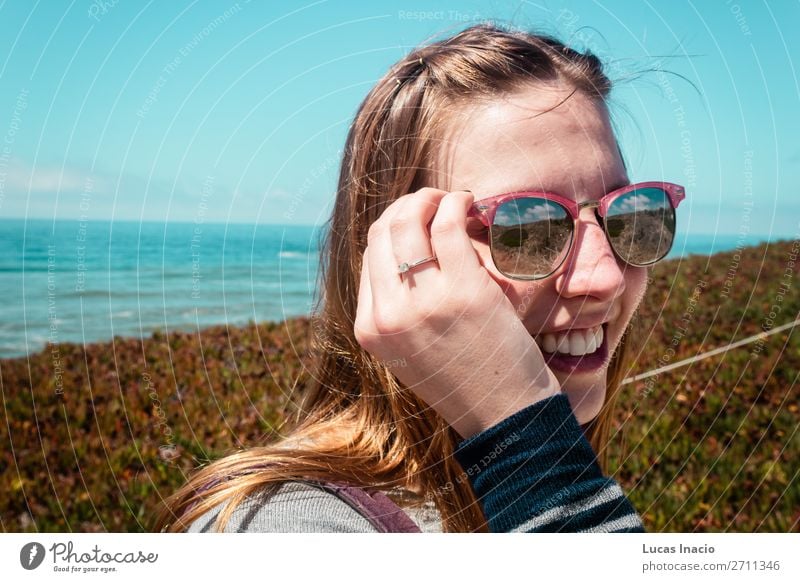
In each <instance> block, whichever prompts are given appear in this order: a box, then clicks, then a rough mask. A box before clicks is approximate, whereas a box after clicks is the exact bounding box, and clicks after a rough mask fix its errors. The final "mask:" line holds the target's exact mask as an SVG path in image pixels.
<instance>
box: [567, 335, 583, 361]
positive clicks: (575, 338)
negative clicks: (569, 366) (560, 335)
mask: <svg viewBox="0 0 800 582" xmlns="http://www.w3.org/2000/svg"><path fill="white" fill-rule="evenodd" d="M569 353H570V355H571V356H582V355H583V354H585V353H586V334H585V333H584V332H582V331H580V330H578V331H575V332H572V333H571V334H569Z"/></svg>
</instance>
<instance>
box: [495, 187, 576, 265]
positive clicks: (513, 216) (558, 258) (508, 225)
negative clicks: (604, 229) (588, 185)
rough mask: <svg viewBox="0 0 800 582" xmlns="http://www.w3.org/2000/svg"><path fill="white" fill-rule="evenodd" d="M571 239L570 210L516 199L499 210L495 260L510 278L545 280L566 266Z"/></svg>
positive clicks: (546, 202)
mask: <svg viewBox="0 0 800 582" xmlns="http://www.w3.org/2000/svg"><path fill="white" fill-rule="evenodd" d="M571 236H572V218H571V217H570V215H569V213H568V212H567V209H566V208H564V207H563V206H561V205H560V204H558V203H557V202H553V201H551V200H545V199H542V198H517V199H515V200H510V201H509V202H504V203H503V204H501V205H500V206H499V207H498V208H497V213H496V214H495V217H494V221H493V223H492V227H491V239H492V240H491V250H492V259H493V260H494V264H495V266H496V267H497V269H498V270H499V271H500V272H501V273H503V274H504V275H507V276H509V277H515V276H516V277H525V278H533V277H544V276H546V275H549V274H550V273H552V272H553V271H555V270H556V269H557V268H558V267H559V265H560V264H561V263H562V262H563V260H564V258H565V256H566V250H567V247H568V245H569V241H570V237H571Z"/></svg>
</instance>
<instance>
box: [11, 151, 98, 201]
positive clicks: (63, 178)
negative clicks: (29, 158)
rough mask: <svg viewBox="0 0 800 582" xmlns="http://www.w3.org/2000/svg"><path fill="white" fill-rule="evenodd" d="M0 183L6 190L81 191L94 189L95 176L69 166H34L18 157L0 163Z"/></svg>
mask: <svg viewBox="0 0 800 582" xmlns="http://www.w3.org/2000/svg"><path fill="white" fill-rule="evenodd" d="M0 183H2V185H3V190H5V191H8V192H37V193H38V192H43V193H48V194H50V193H55V192H81V191H83V190H85V189H87V185H88V187H90V188H91V189H93V190H94V189H96V187H97V178H95V177H93V176H92V175H91V174H89V173H86V172H84V171H81V170H78V169H76V168H70V167H63V168H62V167H57V166H42V165H40V166H36V167H31V166H30V165H29V164H27V163H25V162H24V161H22V160H20V159H18V158H12V159H11V160H9V162H8V164H7V165H5V166H3V164H2V163H0Z"/></svg>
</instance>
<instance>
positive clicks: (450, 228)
mask: <svg viewBox="0 0 800 582" xmlns="http://www.w3.org/2000/svg"><path fill="white" fill-rule="evenodd" d="M473 201H474V195H473V194H472V192H470V191H468V190H461V191H456V192H450V193H449V194H448V195H447V196H445V197H444V198H443V199H442V201H441V202H440V203H439V210H438V212H437V213H436V216H434V217H433V222H432V223H431V246H432V247H433V249H434V251H435V252H436V256H437V257H439V268H440V269H441V270H442V272H444V273H448V272H449V273H463V272H464V271H465V270H467V269H473V268H476V267H479V266H480V264H481V263H480V260H479V259H478V254H477V253H476V252H475V247H473V246H472V241H471V240H470V238H469V236H468V235H467V212H469V209H470V206H471V205H472V203H473Z"/></svg>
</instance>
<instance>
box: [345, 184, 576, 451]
mask: <svg viewBox="0 0 800 582" xmlns="http://www.w3.org/2000/svg"><path fill="white" fill-rule="evenodd" d="M472 202H473V195H472V194H471V193H470V192H466V191H457V192H451V193H448V192H445V191H443V190H438V189H434V188H422V189H421V190H419V191H417V192H414V193H412V194H408V195H406V196H402V197H401V198H400V199H398V200H396V201H395V202H393V203H392V204H391V205H390V206H389V207H388V208H387V209H386V210H385V211H384V213H383V214H382V215H381V217H380V218H379V219H378V220H376V221H375V222H374V223H373V224H372V225H371V226H370V229H369V235H368V244H367V249H366V251H365V252H364V260H363V263H362V269H361V283H360V287H359V296H358V309H357V313H356V321H355V326H354V331H355V337H356V340H357V341H358V342H359V344H361V346H362V347H363V348H364V349H365V350H367V351H368V352H370V353H371V354H372V355H374V356H375V357H376V358H378V359H379V360H382V361H383V362H384V363H385V364H386V365H387V366H389V369H390V371H391V372H392V373H393V374H394V375H395V376H396V377H397V379H398V380H400V381H401V382H402V383H403V385H405V386H406V387H407V388H409V389H411V390H413V391H414V392H415V393H416V394H417V395H418V396H419V397H420V398H421V399H422V400H423V401H425V402H426V403H428V404H429V405H430V406H432V407H433V408H434V409H435V410H436V411H437V412H438V413H439V414H440V415H441V416H442V417H443V418H444V419H445V420H446V421H447V422H448V423H449V424H450V425H451V426H452V427H453V428H454V429H455V430H456V431H457V432H458V433H459V434H460V435H461V436H462V437H463V438H468V437H470V436H472V435H473V434H476V433H478V432H480V431H482V430H484V429H486V428H489V427H490V426H492V425H494V424H496V423H498V422H500V421H501V420H503V419H504V418H506V417H508V416H510V415H512V414H514V413H515V412H517V411H519V410H521V409H523V408H525V407H527V406H529V405H531V404H534V403H535V402H538V401H539V400H543V399H544V398H547V397H549V396H552V395H554V394H556V393H558V392H559V390H560V386H559V383H558V380H557V379H556V377H555V376H554V375H553V373H552V371H551V370H550V369H549V368H548V367H547V365H546V364H545V361H544V358H543V356H542V353H541V351H540V349H539V346H537V345H536V342H535V341H534V339H533V338H532V337H531V335H530V334H529V333H528V331H527V330H526V329H525V327H524V325H523V324H522V322H521V321H520V319H519V317H518V316H517V314H516V312H515V309H514V307H513V305H512V304H511V301H509V299H508V297H506V296H505V294H504V293H503V290H502V289H501V288H500V286H499V285H498V284H497V282H496V281H495V280H494V279H492V277H491V276H490V274H489V272H488V271H487V270H486V268H485V267H484V266H483V265H482V264H481V262H480V259H479V255H478V253H477V252H476V251H475V249H474V248H473V246H472V243H471V241H470V239H469V237H468V236H467V231H466V219H467V211H468V210H469V207H470V204H471V203H472ZM429 224H430V234H429V228H428V225H429ZM434 254H435V255H436V256H437V258H438V261H430V262H427V263H423V264H422V265H419V266H417V267H414V268H413V269H412V270H411V271H409V272H407V273H404V274H403V275H402V278H401V276H400V274H399V273H398V270H397V265H398V264H400V263H402V262H409V263H410V262H411V261H414V260H417V259H421V258H424V257H429V256H431V255H434Z"/></svg>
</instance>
